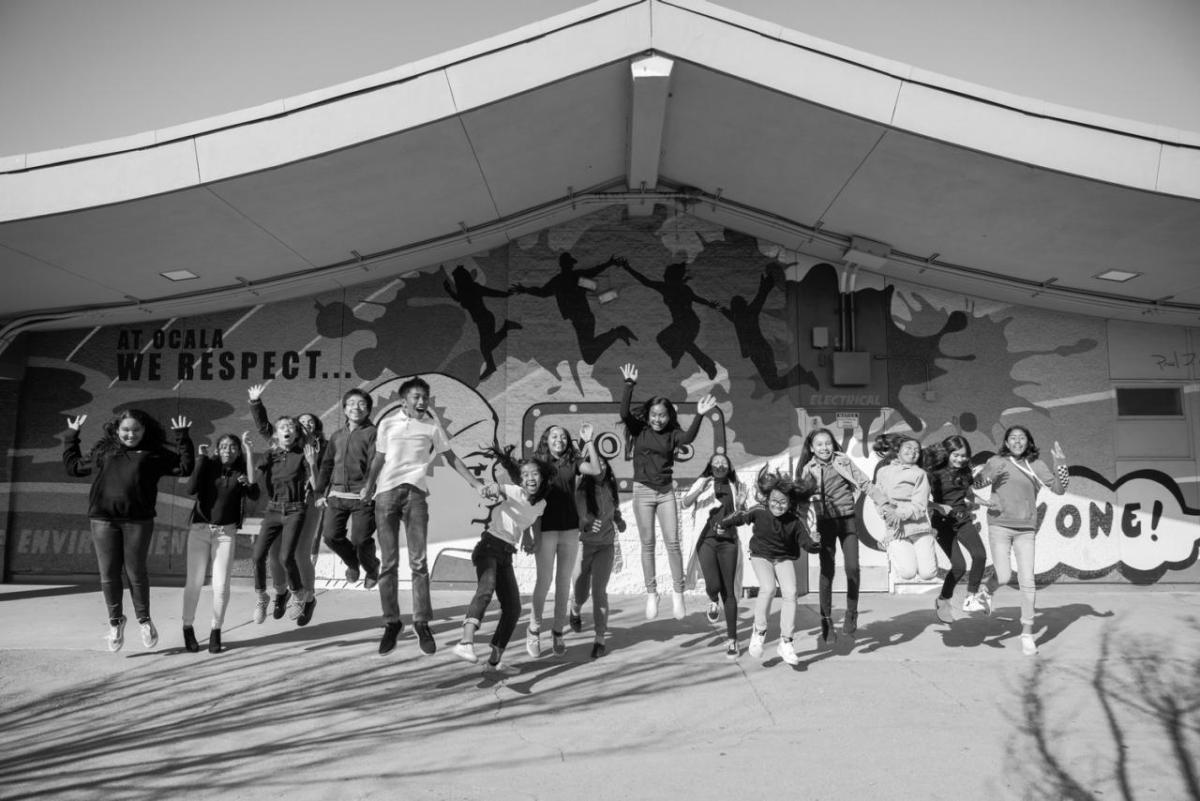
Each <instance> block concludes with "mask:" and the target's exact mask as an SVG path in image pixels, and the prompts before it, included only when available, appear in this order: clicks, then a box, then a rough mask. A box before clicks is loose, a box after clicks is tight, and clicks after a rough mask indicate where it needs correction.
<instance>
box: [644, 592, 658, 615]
mask: <svg viewBox="0 0 1200 801" xmlns="http://www.w3.org/2000/svg"><path fill="white" fill-rule="evenodd" d="M656 617H658V593H656V592H650V593H646V620H654V618H656Z"/></svg>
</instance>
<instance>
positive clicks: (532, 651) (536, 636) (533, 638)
mask: <svg viewBox="0 0 1200 801" xmlns="http://www.w3.org/2000/svg"><path fill="white" fill-rule="evenodd" d="M525 653H527V654H529V656H531V657H532V658H534V659H537V658H538V657H539V656H541V655H542V633H541V632H540V631H530V632H529V633H528V634H526V635H525Z"/></svg>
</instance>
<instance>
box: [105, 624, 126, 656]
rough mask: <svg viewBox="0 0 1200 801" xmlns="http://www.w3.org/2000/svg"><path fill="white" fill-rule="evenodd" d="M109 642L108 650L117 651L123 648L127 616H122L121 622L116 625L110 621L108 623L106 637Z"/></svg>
mask: <svg viewBox="0 0 1200 801" xmlns="http://www.w3.org/2000/svg"><path fill="white" fill-rule="evenodd" d="M105 639H106V640H107V642H108V650H110V651H112V652H113V653H116V652H117V651H120V650H121V646H122V645H124V644H125V616H124V615H122V616H121V620H120V622H118V623H117V624H116V625H115V626H114V625H113V624H112V623H111V622H110V623H109V624H108V637H106V638H105Z"/></svg>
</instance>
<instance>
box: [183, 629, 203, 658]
mask: <svg viewBox="0 0 1200 801" xmlns="http://www.w3.org/2000/svg"><path fill="white" fill-rule="evenodd" d="M183 647H184V649H186V650H187V652H188V653H191V654H196V653H199V652H200V643H198V642H196V630H195V629H194V628H192V627H191V626H184V627H183Z"/></svg>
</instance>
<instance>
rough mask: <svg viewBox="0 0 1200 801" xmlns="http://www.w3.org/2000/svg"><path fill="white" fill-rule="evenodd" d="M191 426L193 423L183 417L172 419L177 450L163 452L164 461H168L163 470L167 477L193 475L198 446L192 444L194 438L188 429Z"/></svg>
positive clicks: (172, 429)
mask: <svg viewBox="0 0 1200 801" xmlns="http://www.w3.org/2000/svg"><path fill="white" fill-rule="evenodd" d="M191 425H192V421H191V420H189V419H187V418H186V417H184V416H183V415H180V416H179V417H172V418H171V431H172V432H174V434H175V448H176V450H174V451H169V450H164V451H163V455H164V459H165V460H166V464H165V465H164V469H163V473H164V474H165V475H169V476H186V475H191V472H192V467H193V466H194V465H195V463H196V446H195V445H193V444H192V437H191V435H190V434H189V433H188V428H189V427H190V426H191Z"/></svg>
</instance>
